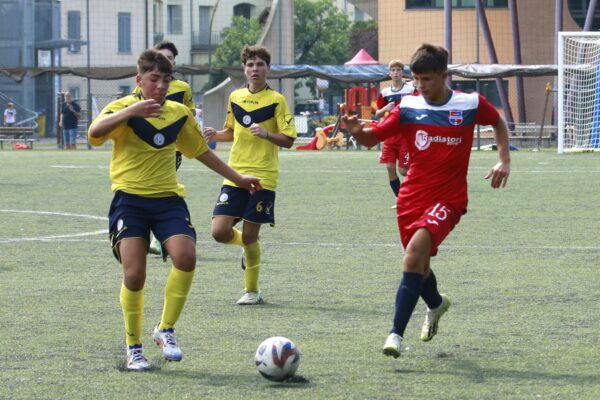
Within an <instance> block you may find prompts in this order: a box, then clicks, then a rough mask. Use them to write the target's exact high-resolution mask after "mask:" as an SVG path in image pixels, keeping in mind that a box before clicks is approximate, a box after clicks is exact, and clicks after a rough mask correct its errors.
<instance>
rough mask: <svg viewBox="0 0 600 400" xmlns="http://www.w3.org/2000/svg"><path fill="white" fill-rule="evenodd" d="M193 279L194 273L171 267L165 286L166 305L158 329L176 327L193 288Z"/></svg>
mask: <svg viewBox="0 0 600 400" xmlns="http://www.w3.org/2000/svg"><path fill="white" fill-rule="evenodd" d="M193 278H194V271H189V272H187V271H182V270H180V269H177V268H175V266H172V267H171V272H170V273H169V277H168V278H167V284H166V286H165V305H164V307H163V313H162V318H161V320H160V326H159V327H158V329H169V328H172V327H173V325H175V323H176V322H177V320H178V319H179V315H180V314H181V310H183V306H184V305H185V301H186V300H187V296H188V293H189V292H190V288H191V287H192V279H193Z"/></svg>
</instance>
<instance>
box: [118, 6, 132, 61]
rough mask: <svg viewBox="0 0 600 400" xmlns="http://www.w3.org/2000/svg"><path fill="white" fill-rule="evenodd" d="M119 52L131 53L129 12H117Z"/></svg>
mask: <svg viewBox="0 0 600 400" xmlns="http://www.w3.org/2000/svg"><path fill="white" fill-rule="evenodd" d="M119 53H131V13H119Z"/></svg>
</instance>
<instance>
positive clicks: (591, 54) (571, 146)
mask: <svg viewBox="0 0 600 400" xmlns="http://www.w3.org/2000/svg"><path fill="white" fill-rule="evenodd" d="M557 47H558V153H559V154H562V153H565V152H596V151H597V152H600V32H559V33H558V46H557Z"/></svg>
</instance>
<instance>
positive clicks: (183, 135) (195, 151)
mask: <svg viewBox="0 0 600 400" xmlns="http://www.w3.org/2000/svg"><path fill="white" fill-rule="evenodd" d="M176 146H177V149H178V150H179V151H181V153H182V154H183V155H184V156H186V157H187V158H196V157H198V156H200V155H202V154H203V153H205V152H207V151H208V144H207V143H206V140H204V136H202V133H201V132H200V127H199V126H198V122H196V120H195V119H194V116H193V115H192V112H191V111H189V110H188V119H187V121H186V123H185V125H183V128H182V129H181V132H180V133H179V135H177V141H176Z"/></svg>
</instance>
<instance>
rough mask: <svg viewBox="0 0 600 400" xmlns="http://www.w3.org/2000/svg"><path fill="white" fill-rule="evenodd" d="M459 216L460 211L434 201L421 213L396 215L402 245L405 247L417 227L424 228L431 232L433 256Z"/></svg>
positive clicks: (458, 219)
mask: <svg viewBox="0 0 600 400" xmlns="http://www.w3.org/2000/svg"><path fill="white" fill-rule="evenodd" d="M461 216H462V213H460V212H458V211H456V209H454V208H453V207H452V206H450V205H448V204H445V203H436V204H434V205H433V206H431V207H429V208H428V209H426V210H425V211H424V212H423V213H420V212H416V213H412V214H411V213H409V214H403V215H398V228H399V229H400V240H401V241H402V247H404V248H406V246H408V242H409V241H410V239H411V238H412V237H413V235H414V234H415V232H416V231H417V229H420V228H425V229H427V230H428V231H429V233H431V242H432V243H431V253H430V255H431V256H432V257H433V256H435V255H436V254H437V251H438V247H439V246H440V244H442V242H443V241H444V239H445V238H446V236H448V234H449V233H450V232H452V229H454V227H455V226H456V225H458V222H459V221H460V217H461Z"/></svg>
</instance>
